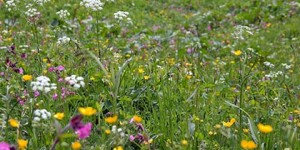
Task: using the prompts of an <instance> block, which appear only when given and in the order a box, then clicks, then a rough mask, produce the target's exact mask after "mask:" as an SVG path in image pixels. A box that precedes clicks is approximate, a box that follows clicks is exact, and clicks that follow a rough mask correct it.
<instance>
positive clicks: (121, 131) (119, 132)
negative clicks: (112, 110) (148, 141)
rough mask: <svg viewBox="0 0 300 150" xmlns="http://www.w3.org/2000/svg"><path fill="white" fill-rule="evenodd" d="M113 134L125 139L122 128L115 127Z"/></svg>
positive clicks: (112, 130) (112, 129) (113, 127)
mask: <svg viewBox="0 0 300 150" xmlns="http://www.w3.org/2000/svg"><path fill="white" fill-rule="evenodd" d="M111 132H112V133H114V134H117V133H118V134H119V135H120V136H121V137H125V133H124V132H123V129H122V128H117V126H116V125H113V126H112V128H111Z"/></svg>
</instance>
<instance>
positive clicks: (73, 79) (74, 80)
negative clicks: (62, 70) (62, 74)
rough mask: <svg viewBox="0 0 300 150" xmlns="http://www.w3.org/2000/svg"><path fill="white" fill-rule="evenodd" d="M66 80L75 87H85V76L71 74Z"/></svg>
mask: <svg viewBox="0 0 300 150" xmlns="http://www.w3.org/2000/svg"><path fill="white" fill-rule="evenodd" d="M65 80H66V81H67V83H68V84H70V85H71V86H72V87H73V88H74V89H79V88H80V87H84V86H85V83H84V81H83V80H84V78H83V77H80V76H76V75H71V76H69V77H66V78H65Z"/></svg>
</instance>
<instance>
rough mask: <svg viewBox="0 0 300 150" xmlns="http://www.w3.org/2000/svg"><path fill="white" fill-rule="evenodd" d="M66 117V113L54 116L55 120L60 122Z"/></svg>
mask: <svg viewBox="0 0 300 150" xmlns="http://www.w3.org/2000/svg"><path fill="white" fill-rule="evenodd" d="M64 117H65V114H64V113H56V114H55V115H54V118H56V119H58V120H62V119H63V118H64Z"/></svg>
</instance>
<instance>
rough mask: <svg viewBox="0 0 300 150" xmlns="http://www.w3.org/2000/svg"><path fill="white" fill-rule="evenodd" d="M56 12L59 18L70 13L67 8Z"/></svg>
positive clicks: (65, 16) (63, 17)
mask: <svg viewBox="0 0 300 150" xmlns="http://www.w3.org/2000/svg"><path fill="white" fill-rule="evenodd" d="M56 14H57V15H58V16H59V18H61V19H65V18H67V17H68V16H70V13H69V12H68V11H67V10H60V11H58V12H56Z"/></svg>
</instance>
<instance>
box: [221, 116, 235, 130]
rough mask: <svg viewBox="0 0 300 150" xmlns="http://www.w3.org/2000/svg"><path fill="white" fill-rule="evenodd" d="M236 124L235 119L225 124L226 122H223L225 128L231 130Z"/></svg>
mask: <svg viewBox="0 0 300 150" xmlns="http://www.w3.org/2000/svg"><path fill="white" fill-rule="evenodd" d="M234 123H235V119H234V118H231V119H230V121H229V122H224V121H223V126H225V127H228V128H229V127H231V126H232V125H233V124H234Z"/></svg>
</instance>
